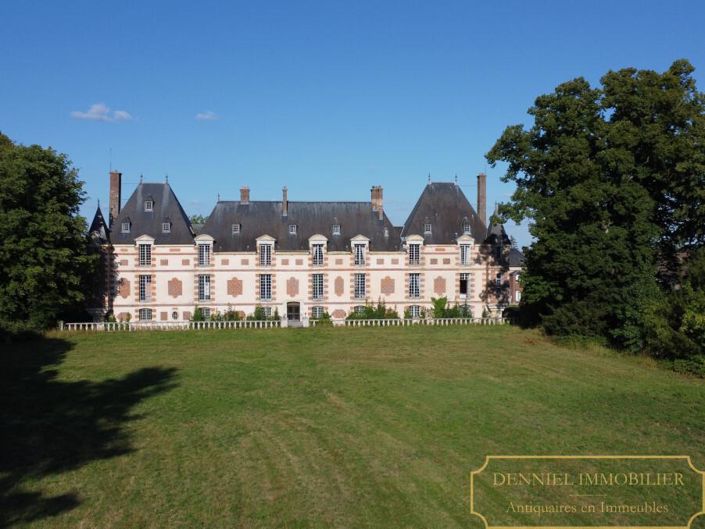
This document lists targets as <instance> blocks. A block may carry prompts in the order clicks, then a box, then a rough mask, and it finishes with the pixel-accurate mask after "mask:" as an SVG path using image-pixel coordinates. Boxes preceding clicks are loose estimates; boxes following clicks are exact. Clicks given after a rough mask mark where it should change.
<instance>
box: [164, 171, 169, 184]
mask: <svg viewBox="0 0 705 529" xmlns="http://www.w3.org/2000/svg"><path fill="white" fill-rule="evenodd" d="M164 181H165V182H166V183H167V184H168V183H169V173H167V174H166V175H164Z"/></svg>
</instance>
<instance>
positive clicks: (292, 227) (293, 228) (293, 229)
mask: <svg viewBox="0 0 705 529" xmlns="http://www.w3.org/2000/svg"><path fill="white" fill-rule="evenodd" d="M289 235H296V224H289Z"/></svg>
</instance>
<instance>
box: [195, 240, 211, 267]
mask: <svg viewBox="0 0 705 529" xmlns="http://www.w3.org/2000/svg"><path fill="white" fill-rule="evenodd" d="M210 262H211V247H210V244H199V245H198V266H208V265H209V264H210Z"/></svg>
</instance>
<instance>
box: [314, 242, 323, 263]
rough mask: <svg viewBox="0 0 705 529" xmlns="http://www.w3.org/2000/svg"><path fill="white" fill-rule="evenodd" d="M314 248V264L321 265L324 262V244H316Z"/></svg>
mask: <svg viewBox="0 0 705 529" xmlns="http://www.w3.org/2000/svg"><path fill="white" fill-rule="evenodd" d="M311 249H312V250H313V265H314V266H320V265H322V264H323V245H322V244H314V245H313V247H312V248H311Z"/></svg>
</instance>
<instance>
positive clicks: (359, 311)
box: [353, 305, 365, 314]
mask: <svg viewBox="0 0 705 529" xmlns="http://www.w3.org/2000/svg"><path fill="white" fill-rule="evenodd" d="M353 312H354V313H355V314H362V313H363V312H365V306H364V305H357V306H355V307H353Z"/></svg>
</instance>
